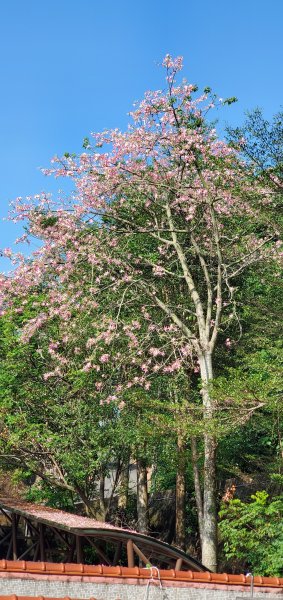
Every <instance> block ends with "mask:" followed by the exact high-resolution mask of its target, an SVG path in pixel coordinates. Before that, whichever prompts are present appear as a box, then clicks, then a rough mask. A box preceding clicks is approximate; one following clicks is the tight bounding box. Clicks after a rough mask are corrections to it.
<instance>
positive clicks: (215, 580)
mask: <svg viewBox="0 0 283 600" xmlns="http://www.w3.org/2000/svg"><path fill="white" fill-rule="evenodd" d="M1 572H2V573H3V572H6V573H7V572H8V573H18V574H19V575H20V574H21V573H30V574H38V575H40V574H41V575H53V576H56V578H60V576H66V575H68V576H72V575H73V576H78V575H79V576H81V577H82V576H86V577H102V578H114V579H140V580H147V579H149V578H150V577H151V574H153V576H154V577H157V576H158V573H159V574H160V578H161V580H162V581H176V582H177V581H180V582H187V583H201V584H208V585H209V584H223V585H228V584H229V585H238V586H250V584H251V578H250V576H246V575H230V574H228V573H209V572H197V571H175V570H174V569H166V570H165V569H164V570H163V569H161V570H160V571H158V569H156V567H152V569H145V568H139V567H133V568H129V567H106V566H104V565H83V564H75V563H74V564H72V563H48V562H32V561H25V560H18V561H17V560H5V559H2V560H0V574H1ZM254 586H255V587H265V588H268V587H270V588H275V587H276V588H283V577H281V578H279V577H260V576H255V577H254ZM0 600H2V598H1V596H0Z"/></svg>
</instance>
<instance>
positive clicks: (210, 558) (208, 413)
mask: <svg viewBox="0 0 283 600" xmlns="http://www.w3.org/2000/svg"><path fill="white" fill-rule="evenodd" d="M199 362H200V371H201V379H202V391H201V393H202V398H203V408H204V411H203V414H204V428H205V429H204V476H203V534H202V563H203V564H204V565H205V566H206V567H208V568H209V569H210V570H211V571H216V569H217V508H216V439H215V436H214V434H213V427H212V425H213V424H212V419H213V417H214V410H213V409H214V407H213V401H212V400H211V397H210V391H209V382H210V381H212V379H213V372H212V359H211V354H209V353H204V354H202V355H201V356H200V358H199Z"/></svg>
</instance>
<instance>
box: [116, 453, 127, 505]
mask: <svg viewBox="0 0 283 600" xmlns="http://www.w3.org/2000/svg"><path fill="white" fill-rule="evenodd" d="M128 496H129V459H127V460H126V461H125V463H124V464H123V467H122V470H121V476H120V484H119V491H118V508H119V509H120V510H122V511H124V510H127V504H128Z"/></svg>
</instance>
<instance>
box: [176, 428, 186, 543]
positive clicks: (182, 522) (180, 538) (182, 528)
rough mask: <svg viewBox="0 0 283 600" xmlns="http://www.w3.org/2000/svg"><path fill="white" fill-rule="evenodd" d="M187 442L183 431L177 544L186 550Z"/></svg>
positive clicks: (179, 450) (179, 444)
mask: <svg viewBox="0 0 283 600" xmlns="http://www.w3.org/2000/svg"><path fill="white" fill-rule="evenodd" d="M185 506H186V443H185V441H184V437H183V436H182V434H181V433H178V437H177V473H176V529H175V542H176V546H178V547H179V548H181V549H182V550H184V548H185V537H186V519H185Z"/></svg>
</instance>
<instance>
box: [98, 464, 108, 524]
mask: <svg viewBox="0 0 283 600" xmlns="http://www.w3.org/2000/svg"><path fill="white" fill-rule="evenodd" d="M99 509H100V511H99V521H105V520H106V513H107V507H106V502H105V477H104V473H101V474H100V478H99Z"/></svg>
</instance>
